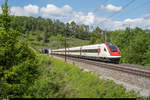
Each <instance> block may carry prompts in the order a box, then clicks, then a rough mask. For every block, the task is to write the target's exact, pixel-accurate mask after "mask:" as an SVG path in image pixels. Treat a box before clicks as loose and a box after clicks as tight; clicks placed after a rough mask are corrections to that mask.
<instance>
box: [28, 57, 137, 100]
mask: <svg viewBox="0 0 150 100" xmlns="http://www.w3.org/2000/svg"><path fill="white" fill-rule="evenodd" d="M38 58H39V63H40V66H41V68H40V69H41V75H40V77H39V79H38V80H36V81H35V83H34V85H33V86H32V87H30V93H31V94H30V95H28V97H34V98H51V97H53V98H99V97H102V98H105V97H107V98H108V97H117V98H120V97H130V98H131V97H137V96H136V94H135V93H134V92H133V91H128V92H127V91H126V89H125V88H123V86H121V85H116V84H115V83H114V82H113V81H106V80H103V79H99V77H98V76H97V75H96V74H92V73H91V72H83V70H81V69H80V68H78V67H76V66H73V65H71V64H67V63H65V62H63V61H61V60H57V59H54V58H50V57H48V56H44V55H39V56H38Z"/></svg>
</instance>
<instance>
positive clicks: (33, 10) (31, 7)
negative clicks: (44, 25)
mask: <svg viewBox="0 0 150 100" xmlns="http://www.w3.org/2000/svg"><path fill="white" fill-rule="evenodd" d="M24 11H25V12H27V13H28V14H31V15H32V14H38V13H39V7H38V6H37V5H31V4H29V5H27V6H24Z"/></svg>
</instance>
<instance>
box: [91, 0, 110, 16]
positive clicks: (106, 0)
mask: <svg viewBox="0 0 150 100" xmlns="http://www.w3.org/2000/svg"><path fill="white" fill-rule="evenodd" d="M106 2H108V0H105V1H104V2H103V3H102V4H101V5H104V4H105V3H106ZM100 7H101V6H98V7H97V8H95V9H94V10H93V11H92V12H93V13H95V12H97V11H98V10H99V8H100Z"/></svg>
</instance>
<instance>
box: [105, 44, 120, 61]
mask: <svg viewBox="0 0 150 100" xmlns="http://www.w3.org/2000/svg"><path fill="white" fill-rule="evenodd" d="M105 45H106V48H107V50H108V52H109V54H110V55H109V56H108V60H109V61H110V62H114V63H119V61H120V58H121V54H120V50H119V48H118V47H117V46H116V45H114V44H113V43H110V42H108V43H105Z"/></svg>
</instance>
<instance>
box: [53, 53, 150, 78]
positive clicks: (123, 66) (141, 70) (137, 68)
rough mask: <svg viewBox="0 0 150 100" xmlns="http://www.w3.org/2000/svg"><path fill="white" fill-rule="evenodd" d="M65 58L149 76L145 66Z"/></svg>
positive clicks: (148, 69)
mask: <svg viewBox="0 0 150 100" xmlns="http://www.w3.org/2000/svg"><path fill="white" fill-rule="evenodd" d="M55 56H59V57H64V56H62V55H55ZM67 58H69V59H70V60H74V61H77V62H82V63H86V64H89V65H95V66H98V67H104V68H108V69H113V70H118V71H121V72H125V73H130V74H133V75H139V76H142V77H147V78H150V68H145V67H140V66H135V65H134V67H133V65H132V66H130V65H129V64H128V65H127V64H111V63H105V62H100V61H93V60H87V59H82V58H74V57H68V56H67Z"/></svg>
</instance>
